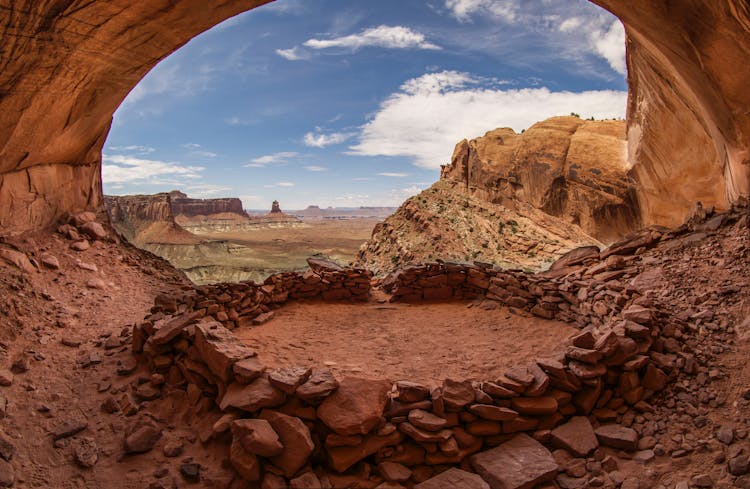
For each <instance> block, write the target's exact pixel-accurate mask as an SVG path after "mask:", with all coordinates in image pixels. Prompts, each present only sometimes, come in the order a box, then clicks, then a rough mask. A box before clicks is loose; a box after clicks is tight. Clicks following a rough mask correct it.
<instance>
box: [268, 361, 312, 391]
mask: <svg viewBox="0 0 750 489" xmlns="http://www.w3.org/2000/svg"><path fill="white" fill-rule="evenodd" d="M311 374H312V368H310V367H285V368H278V369H276V370H273V371H272V372H270V373H269V374H268V380H270V381H271V385H273V386H274V387H276V388H277V389H280V390H282V391H283V392H284V393H286V394H294V391H296V390H297V387H299V386H301V385H302V384H304V383H305V382H307V379H309V378H310V375H311Z"/></svg>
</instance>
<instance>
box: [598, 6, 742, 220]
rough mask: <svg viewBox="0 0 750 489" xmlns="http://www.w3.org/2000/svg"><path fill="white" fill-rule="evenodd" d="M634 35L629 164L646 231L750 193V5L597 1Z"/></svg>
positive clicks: (630, 68) (631, 40) (630, 61)
mask: <svg viewBox="0 0 750 489" xmlns="http://www.w3.org/2000/svg"><path fill="white" fill-rule="evenodd" d="M592 1H593V2H594V3H596V4H598V5H600V6H602V7H604V8H606V9H608V10H610V11H611V12H612V13H614V14H615V15H617V16H618V17H619V18H620V19H621V20H622V21H623V23H624V24H625V28H626V31H627V34H628V42H627V45H628V71H629V75H628V86H629V88H630V97H629V98H630V101H629V106H628V142H629V161H630V164H631V166H632V168H633V170H632V171H633V174H634V176H635V178H636V180H637V182H638V184H639V185H640V187H641V188H640V190H639V193H638V197H639V201H640V203H641V209H642V215H643V219H644V221H645V222H646V223H647V224H650V223H657V224H662V225H667V226H675V225H679V224H680V223H682V221H683V220H684V218H685V216H686V215H688V214H689V213H690V211H691V210H692V209H693V207H694V205H695V202H698V201H700V202H702V203H703V205H704V206H707V205H715V206H717V207H718V208H726V206H727V204H728V203H729V202H734V201H736V200H737V198H738V197H739V196H742V195H744V196H747V195H748V192H749V190H750V155H749V154H748V151H749V150H750V112H748V111H747V110H746V108H747V107H748V106H750V92H749V91H748V90H747V89H746V87H747V80H748V78H749V77H750V66H748V64H747V62H746V60H745V58H746V56H745V55H744V53H746V52H747V50H748V47H749V46H750V6H749V5H748V4H747V2H745V1H744V0H726V1H723V2H714V1H710V0H685V1H681V2H678V3H675V2H669V1H667V0H658V1H655V0H592Z"/></svg>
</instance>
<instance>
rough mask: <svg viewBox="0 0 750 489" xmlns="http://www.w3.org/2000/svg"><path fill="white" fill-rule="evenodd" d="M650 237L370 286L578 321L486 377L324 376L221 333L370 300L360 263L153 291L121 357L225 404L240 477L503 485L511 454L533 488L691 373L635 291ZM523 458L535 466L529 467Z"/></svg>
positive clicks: (409, 273)
mask: <svg viewBox="0 0 750 489" xmlns="http://www.w3.org/2000/svg"><path fill="white" fill-rule="evenodd" d="M660 238H661V235H660V234H659V233H656V232H654V231H646V232H644V233H641V234H640V235H638V236H636V237H634V238H631V239H629V240H625V241H623V242H621V243H618V244H617V245H613V247H610V248H609V249H608V250H605V251H604V252H601V253H599V252H598V250H597V251H596V252H594V250H591V249H588V250H587V249H582V250H575V251H574V252H572V253H570V254H569V255H566V257H563V259H561V260H560V261H559V262H558V263H556V264H555V265H554V266H553V268H552V269H551V270H550V271H549V272H546V273H544V274H537V275H532V274H527V273H523V272H520V271H502V270H498V269H495V268H494V267H491V266H485V265H482V264H473V265H462V264H449V263H432V264H427V265H422V266H416V267H410V268H408V269H405V270H401V271H399V272H397V273H395V274H393V275H392V276H389V277H387V278H386V279H385V280H384V281H383V284H382V286H383V288H384V289H386V290H387V291H390V292H391V293H392V294H393V295H392V297H393V300H408V301H422V300H428V301H429V300H438V299H439V300H445V299H471V298H485V299H490V300H495V301H499V302H501V303H503V304H506V305H509V306H511V307H515V308H517V309H523V310H526V311H530V312H531V313H533V314H535V315H538V316H540V317H543V318H546V319H553V318H555V319H559V320H564V321H568V322H572V323H575V324H578V325H579V327H580V328H581V332H580V334H578V335H577V336H575V337H574V338H572V339H571V340H570V342H569V344H567V345H565V353H564V355H560V356H559V357H550V358H538V359H536V360H535V361H534V362H531V363H530V364H528V365H519V366H516V367H514V368H509V369H508V370H506V371H504V372H498V373H497V375H496V376H495V377H494V378H490V379H484V380H476V379H472V380H467V379H446V380H445V381H444V382H443V383H442V384H441V385H439V386H427V385H420V384H417V383H413V382H409V381H408V379H400V380H398V381H396V382H391V381H389V380H372V379H366V378H356V377H347V378H343V379H336V378H335V377H334V375H333V374H332V372H331V371H330V370H328V369H326V368H323V367H320V366H299V367H293V368H279V369H268V368H266V367H265V366H264V365H263V364H262V362H261V361H260V360H259V358H258V356H257V352H255V351H253V350H251V349H250V348H249V347H247V346H246V345H244V344H243V343H242V342H241V341H240V340H238V339H237V338H236V337H235V336H234V334H233V333H232V332H231V331H230V329H232V328H235V327H244V326H245V325H246V324H247V323H248V322H252V320H253V319H256V320H257V318H258V317H259V316H260V315H262V314H266V313H268V312H269V311H270V310H271V308H272V307H274V306H275V305H278V304H282V303H284V302H285V301H288V300H293V299H298V298H321V299H335V300H340V299H354V300H362V299H365V298H366V297H367V294H368V293H369V281H370V276H369V274H368V273H367V272H365V271H362V270H345V269H336V270H331V269H329V268H326V267H325V266H321V265H320V264H314V263H311V265H315V266H313V270H311V271H310V272H308V273H305V274H282V275H277V276H274V277H271V278H269V279H268V280H267V281H266V283H265V284H264V285H262V286H259V285H255V284H238V285H237V284H235V285H228V284H223V285H215V286H207V287H201V288H198V289H196V290H195V291H189V292H187V293H186V294H185V295H184V296H183V297H181V298H179V299H172V300H169V299H168V298H160V299H159V300H157V303H156V305H155V306H154V308H153V311H152V312H153V314H152V315H151V316H149V317H148V318H147V319H146V320H145V321H144V322H142V323H140V324H138V325H136V326H135V328H134V335H133V350H134V352H135V353H136V354H138V355H142V356H143V357H144V358H146V359H147V360H148V362H149V364H150V366H151V368H152V370H153V371H155V372H156V373H159V374H162V375H163V376H164V377H165V379H166V385H167V386H169V388H180V389H186V391H187V393H188V398H189V399H190V402H191V403H192V404H193V405H195V406H196V409H201V410H210V409H219V410H221V411H222V412H223V413H224V417H222V418H221V419H220V420H219V422H217V424H216V425H215V426H214V436H217V437H224V439H225V440H226V442H227V443H228V444H231V445H230V446H231V450H230V459H231V462H232V464H233V466H234V467H235V469H236V470H237V471H238V473H239V474H241V475H242V477H243V478H244V479H247V480H251V481H252V480H263V481H264V483H265V481H268V480H270V481H271V482H273V481H277V482H278V483H280V484H281V483H284V484H285V483H287V481H291V483H292V487H295V486H294V484H297V483H296V482H294V481H296V480H298V479H300V478H310V477H315V478H316V479H317V478H320V480H326V481H328V482H329V483H330V484H332V485H333V487H339V486H338V485H336V484H337V483H336V482H335V481H342V480H346V478H347V477H354V476H353V475H352V474H353V472H352V471H354V473H356V474H359V475H358V476H357V477H359V480H360V482H361V480H362V474H361V472H362V470H365V469H363V467H370V468H372V467H376V470H375V473H370V474H369V475H368V476H366V477H364V478H365V479H367V480H370V481H372V480H375V481H391V482H398V483H403V484H405V485H406V486H409V487H411V486H414V485H415V484H417V487H425V488H427V487H432V486H429V484H430V478H431V477H432V476H434V475H435V474H441V475H438V476H436V477H438V478H439V477H444V475H442V474H443V472H444V470H445V469H446V467H447V466H451V465H453V466H460V467H462V468H464V469H470V470H472V471H474V472H477V473H479V474H480V475H482V477H483V478H484V479H485V480H494V479H493V477H494V478H496V479H497V478H499V479H497V480H501V481H502V477H503V476H502V474H501V473H502V472H503V470H500V471H499V472H498V470H497V468H496V466H497V463H496V462H497V460H498V459H500V460H502V458H503V456H506V455H507V453H506V455H503V453H505V452H507V451H508V450H511V449H512V450H511V451H512V452H514V453H515V452H517V451H522V452H523V455H524V456H528V457H532V459H533V460H534V463H531V464H529V468H527V469H519V470H520V472H519V473H520V475H518V474H516V475H517V476H518V477H520V478H521V479H522V480H525V479H523V478H524V477H527V478H528V481H534V482H533V483H534V484H537V483H540V482H544V481H548V480H552V479H554V477H555V476H556V474H557V473H558V472H557V470H558V466H557V463H556V462H555V460H554V459H553V457H552V456H551V453H550V451H549V450H550V449H555V448H565V449H567V450H568V451H570V452H571V453H574V454H575V455H576V456H579V457H586V456H588V455H590V454H591V453H593V452H594V451H595V450H596V449H597V448H598V447H599V446H600V445H605V446H609V447H612V448H616V449H622V450H626V451H634V450H636V448H637V442H638V439H639V436H640V435H642V434H643V433H644V431H646V428H645V427H644V426H643V425H638V424H637V423H636V424H633V423H630V426H622V425H620V424H617V423H619V422H620V421H621V420H622V419H623V416H625V415H626V414H627V413H642V414H645V413H650V412H652V411H653V408H652V406H651V405H650V404H649V400H650V399H651V398H652V396H654V395H655V394H656V393H657V392H659V391H660V390H662V389H663V388H664V387H665V386H666V385H667V384H668V382H669V381H670V379H673V378H675V377H676V376H677V375H678V373H680V371H683V372H685V373H687V374H694V373H695V372H696V367H697V365H696V361H695V359H694V358H693V357H692V356H691V355H690V354H688V353H685V352H684V351H683V348H682V344H681V338H683V337H684V336H685V335H686V334H688V333H689V332H690V331H689V328H690V325H689V324H688V323H687V322H685V321H681V320H679V319H676V318H675V317H673V316H671V315H670V314H669V313H668V312H667V311H665V310H664V309H663V308H661V307H660V305H659V304H657V303H655V302H654V301H653V300H652V299H651V298H650V296H649V295H647V294H646V293H645V291H646V290H648V289H649V286H650V283H651V276H650V275H649V274H650V272H643V270H642V268H641V267H640V266H637V265H635V261H634V260H633V259H632V256H631V255H632V254H633V253H640V252H641V251H642V249H643V248H644V247H648V246H653V245H655V244H656V243H657V242H658V241H659V239H660ZM313 275H315V276H313ZM488 453H492V454H493V456H492V457H490V458H489V459H488V458H487V457H488V456H487V455H486V454H488ZM517 455H518V454H517V453H516V455H512V456H511V458H512V457H513V456H517ZM362 462H364V465H362V464H361V463H362ZM493 467H495V468H493ZM534 467H547V469H546V471H544V473H541V474H537V473H536V472H535V469H534ZM550 467H551V469H550ZM313 468H314V469H315V470H314V474H313ZM368 470H369V469H368ZM454 470H456V469H454ZM498 473H499V474H500V475H498ZM452 474H453V475H456V473H452ZM535 474H536V475H535ZM456 476H457V477H460V478H465V477H469V474H465V473H463V472H462V473H460V474H458V475H456ZM451 477H452V476H451ZM282 478H283V480H282ZM425 481H426V482H425ZM419 483H422V484H428V485H424V486H419ZM269 484H270V483H269ZM498 484H500V483H498ZM282 487H283V486H282ZM300 487H301V486H300ZM316 487H317V486H316ZM373 487H374V485H373ZM384 487H385V486H384ZM435 487H439V486H435ZM471 487H474V486H471ZM476 487H483V486H476ZM498 487H504V486H500V485H498ZM519 487H520V486H519ZM523 487H527V486H523ZM528 487H531V485H529V486H528Z"/></svg>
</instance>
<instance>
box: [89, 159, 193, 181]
mask: <svg viewBox="0 0 750 489" xmlns="http://www.w3.org/2000/svg"><path fill="white" fill-rule="evenodd" d="M203 170H205V168H203V167H200V166H187V165H184V164H182V163H179V162H172V161H159V160H147V159H142V158H136V157H133V156H127V155H104V156H103V158H102V181H103V182H104V183H105V184H122V183H148V184H160V183H164V178H165V177H171V178H172V179H175V178H176V179H178V180H179V181H184V179H187V180H193V179H197V178H201V177H202V175H201V172H202V171H203Z"/></svg>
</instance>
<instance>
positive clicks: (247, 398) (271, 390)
mask: <svg viewBox="0 0 750 489" xmlns="http://www.w3.org/2000/svg"><path fill="white" fill-rule="evenodd" d="M285 399H286V396H285V395H284V393H283V392H281V391H280V390H278V389H277V388H275V387H274V386H272V385H271V383H270V382H269V381H268V379H267V378H265V377H260V378H258V379H256V380H254V381H253V382H252V383H250V384H247V385H244V384H240V383H237V382H234V383H232V384H230V385H229V387H228V388H227V391H226V393H225V394H224V397H223V398H222V399H221V403H220V404H219V407H220V408H221V410H222V411H226V410H227V408H230V407H232V408H236V409H241V410H243V411H248V412H255V411H260V410H261V409H264V408H270V407H276V406H280V405H282V404H284V400H285Z"/></svg>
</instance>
